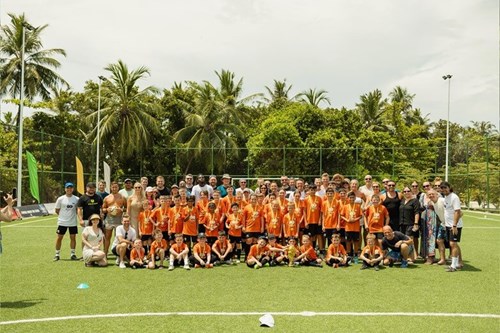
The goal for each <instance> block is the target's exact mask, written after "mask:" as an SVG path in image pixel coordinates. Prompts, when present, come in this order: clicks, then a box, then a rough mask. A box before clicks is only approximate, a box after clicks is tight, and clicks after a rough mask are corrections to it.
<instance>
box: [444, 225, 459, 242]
mask: <svg viewBox="0 0 500 333" xmlns="http://www.w3.org/2000/svg"><path fill="white" fill-rule="evenodd" d="M451 229H452V228H450V227H446V239H448V241H450V242H456V243H460V239H461V238H462V228H457V234H456V235H454V234H453V232H452V231H451Z"/></svg>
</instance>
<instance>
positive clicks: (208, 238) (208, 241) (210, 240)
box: [207, 236, 217, 246]
mask: <svg viewBox="0 0 500 333" xmlns="http://www.w3.org/2000/svg"><path fill="white" fill-rule="evenodd" d="M216 241H217V237H215V236H213V237H212V236H210V237H208V236H207V243H208V244H209V245H210V246H212V245H214V243H215V242H216Z"/></svg>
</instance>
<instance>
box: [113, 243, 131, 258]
mask: <svg viewBox="0 0 500 333" xmlns="http://www.w3.org/2000/svg"><path fill="white" fill-rule="evenodd" d="M111 253H113V254H114V255H115V256H117V257H119V256H120V255H119V254H118V252H116V246H115V247H113V248H112V249H111ZM125 257H126V258H130V249H129V248H128V247H127V250H125Z"/></svg>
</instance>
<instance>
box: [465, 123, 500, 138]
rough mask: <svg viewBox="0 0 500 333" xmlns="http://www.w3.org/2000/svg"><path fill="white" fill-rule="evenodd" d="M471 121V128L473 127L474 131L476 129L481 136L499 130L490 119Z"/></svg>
mask: <svg viewBox="0 0 500 333" xmlns="http://www.w3.org/2000/svg"><path fill="white" fill-rule="evenodd" d="M471 123H472V127H471V129H473V130H474V131H476V132H477V133H478V134H479V135H481V136H487V135H490V134H494V133H496V132H498V131H497V130H496V129H495V125H493V124H492V123H491V122H489V121H474V120H471Z"/></svg>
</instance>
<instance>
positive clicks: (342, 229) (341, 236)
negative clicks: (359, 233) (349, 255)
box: [333, 228, 345, 238]
mask: <svg viewBox="0 0 500 333" xmlns="http://www.w3.org/2000/svg"><path fill="white" fill-rule="evenodd" d="M333 233H334V234H338V235H340V238H345V228H340V230H337V229H333Z"/></svg>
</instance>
